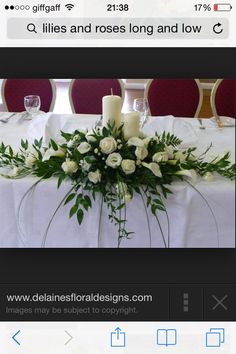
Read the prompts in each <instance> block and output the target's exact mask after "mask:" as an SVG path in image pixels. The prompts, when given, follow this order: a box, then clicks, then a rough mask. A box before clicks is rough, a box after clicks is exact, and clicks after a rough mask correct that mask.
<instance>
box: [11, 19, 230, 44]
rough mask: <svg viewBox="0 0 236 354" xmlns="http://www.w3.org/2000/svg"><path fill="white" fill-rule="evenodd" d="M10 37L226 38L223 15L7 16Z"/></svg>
mask: <svg viewBox="0 0 236 354" xmlns="http://www.w3.org/2000/svg"><path fill="white" fill-rule="evenodd" d="M7 36H8V38H9V39H31V40H32V39H44V40H45V39H46V40H48V39H54V40H55V39H76V40H79V39H83V40H84V39H112V40H114V39H117V40H120V39H131V40H134V39H138V40H139V39H153V40H155V39H156V40H157V39H158V40H159V39H225V38H228V36H229V21H228V19H226V18H211V19H208V18H199V19H195V18H82V19H81V18H59V19H58V18H52V19H48V18H38V19H35V18H24V19H20V18H10V19H8V21H7Z"/></svg>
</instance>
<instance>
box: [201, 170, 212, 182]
mask: <svg viewBox="0 0 236 354" xmlns="http://www.w3.org/2000/svg"><path fill="white" fill-rule="evenodd" d="M203 179H204V180H205V181H206V182H212V181H213V180H214V176H213V174H212V173H211V172H206V173H205V174H204V176H203Z"/></svg>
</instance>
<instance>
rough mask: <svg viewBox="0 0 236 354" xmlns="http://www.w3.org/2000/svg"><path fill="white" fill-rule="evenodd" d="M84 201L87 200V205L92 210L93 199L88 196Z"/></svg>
mask: <svg viewBox="0 0 236 354" xmlns="http://www.w3.org/2000/svg"><path fill="white" fill-rule="evenodd" d="M84 200H85V202H86V204H87V205H88V207H89V208H92V202H91V199H90V198H89V196H88V195H86V196H85V197H84Z"/></svg>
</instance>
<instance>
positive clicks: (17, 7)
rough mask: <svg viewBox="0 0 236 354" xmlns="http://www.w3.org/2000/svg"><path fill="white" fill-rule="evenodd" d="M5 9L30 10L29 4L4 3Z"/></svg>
mask: <svg viewBox="0 0 236 354" xmlns="http://www.w3.org/2000/svg"><path fill="white" fill-rule="evenodd" d="M5 10H21V11H24V10H27V11H28V10H30V6H29V5H6V6H5Z"/></svg>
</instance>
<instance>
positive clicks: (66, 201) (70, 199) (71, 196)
mask: <svg viewBox="0 0 236 354" xmlns="http://www.w3.org/2000/svg"><path fill="white" fill-rule="evenodd" d="M75 196H76V194H75V193H71V194H70V195H69V196H68V197H67V198H66V200H65V203H64V205H66V204H68V203H69V202H71V201H72V200H73V199H74V197H75Z"/></svg>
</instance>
